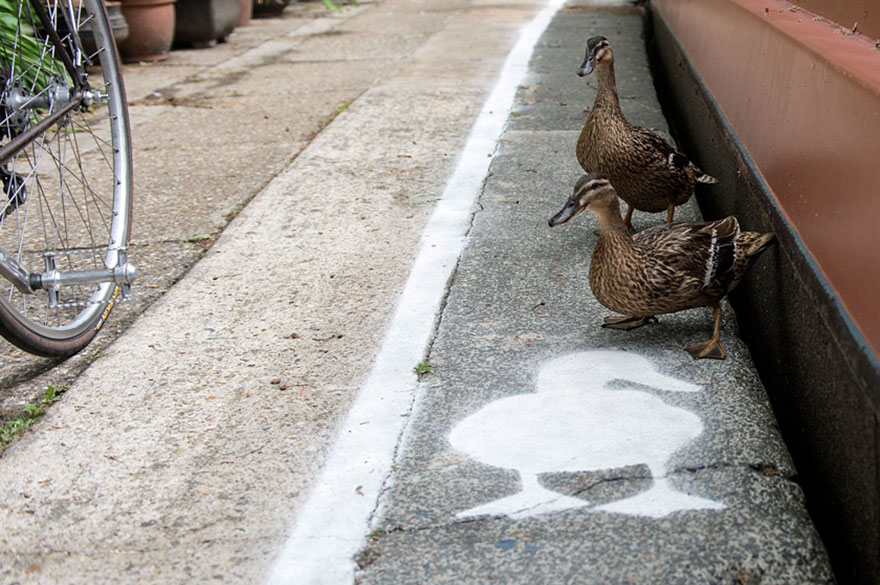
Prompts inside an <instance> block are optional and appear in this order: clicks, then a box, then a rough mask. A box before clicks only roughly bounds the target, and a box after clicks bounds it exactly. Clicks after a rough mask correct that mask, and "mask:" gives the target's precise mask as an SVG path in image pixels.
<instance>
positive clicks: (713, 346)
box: [687, 339, 727, 360]
mask: <svg viewBox="0 0 880 585" xmlns="http://www.w3.org/2000/svg"><path fill="white" fill-rule="evenodd" d="M687 352H688V353H689V354H691V357H692V358H694V359H695V360H701V359H713V360H723V359H724V358H726V357H727V352H726V351H725V350H724V346H723V345H721V342H720V341H719V340H717V339H710V340H709V341H707V342H706V343H698V344H697V345H695V346H693V347H689V348H687Z"/></svg>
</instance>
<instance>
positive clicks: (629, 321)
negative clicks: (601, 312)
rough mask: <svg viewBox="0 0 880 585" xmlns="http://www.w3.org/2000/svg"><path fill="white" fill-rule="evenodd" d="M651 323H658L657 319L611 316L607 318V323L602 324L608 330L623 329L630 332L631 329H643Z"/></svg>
mask: <svg viewBox="0 0 880 585" xmlns="http://www.w3.org/2000/svg"><path fill="white" fill-rule="evenodd" d="M651 321H657V319H655V318H654V317H626V316H624V317H615V316H609V317H605V322H604V323H603V324H602V327H606V328H608V329H623V330H624V331H629V330H630V329H635V328H636V327H641V326H642V325H645V324H646V323H650V322H651Z"/></svg>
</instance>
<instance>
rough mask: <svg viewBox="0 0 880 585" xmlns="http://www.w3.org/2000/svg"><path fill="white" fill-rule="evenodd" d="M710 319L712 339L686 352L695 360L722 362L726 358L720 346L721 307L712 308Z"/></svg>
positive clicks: (725, 353) (722, 347)
mask: <svg viewBox="0 0 880 585" xmlns="http://www.w3.org/2000/svg"><path fill="white" fill-rule="evenodd" d="M712 317H713V319H714V326H713V327H712V338H711V339H710V340H709V341H707V342H705V343H698V344H697V345H695V346H693V347H689V348H687V352H688V353H689V354H691V357H692V358H694V359H695V360H701V359H704V358H710V359H713V360H723V359H724V358H726V357H727V352H726V351H724V346H723V345H721V307H719V306H717V305H716V306H715V307H713V308H712Z"/></svg>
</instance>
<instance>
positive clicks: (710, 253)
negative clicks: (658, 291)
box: [633, 216, 740, 296]
mask: <svg viewBox="0 0 880 585" xmlns="http://www.w3.org/2000/svg"><path fill="white" fill-rule="evenodd" d="M739 233H740V229H739V222H737V220H736V218H735V217H733V216H730V217H726V218H724V219H721V220H718V221H711V222H702V223H676V224H672V225H660V226H655V227H652V228H649V229H646V230H643V231H641V232H639V233H637V234H636V235H635V236H634V237H633V240H634V241H635V242H636V243H637V244H638V245H639V247H640V248H641V249H642V250H643V253H644V254H645V255H646V257H647V258H650V262H651V264H654V265H656V266H658V267H661V268H662V271H663V272H664V273H669V274H674V275H677V277H678V278H681V279H683V280H685V279H686V280H692V279H696V280H698V281H699V282H700V287H701V288H702V289H704V290H705V292H707V293H710V294H718V295H722V296H723V295H724V294H726V292H727V291H728V290H729V287H730V285H731V284H732V283H733V282H734V280H735V278H736V271H735V264H736V257H737V249H736V248H737V236H738V235H739Z"/></svg>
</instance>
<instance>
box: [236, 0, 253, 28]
mask: <svg viewBox="0 0 880 585" xmlns="http://www.w3.org/2000/svg"><path fill="white" fill-rule="evenodd" d="M238 4H239V6H241V16H240V17H239V19H238V26H247V25H249V24H250V23H251V14H253V11H254V0H238Z"/></svg>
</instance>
